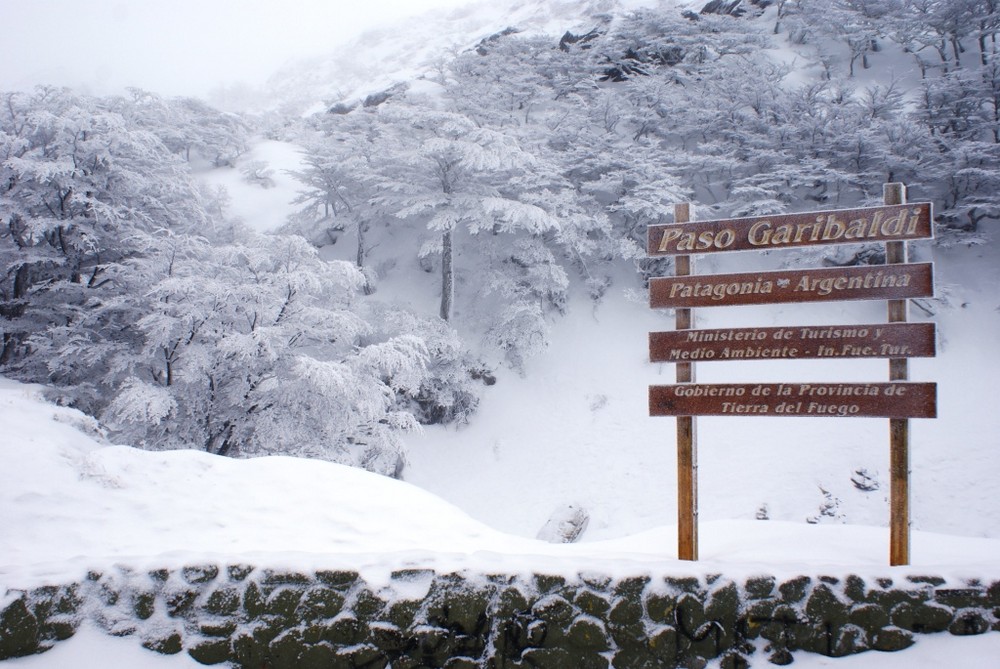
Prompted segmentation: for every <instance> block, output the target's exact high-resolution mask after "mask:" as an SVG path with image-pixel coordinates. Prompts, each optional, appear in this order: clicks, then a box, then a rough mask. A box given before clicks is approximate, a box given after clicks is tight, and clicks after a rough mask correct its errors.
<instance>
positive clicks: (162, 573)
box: [94, 569, 170, 583]
mask: <svg viewBox="0 0 1000 669" xmlns="http://www.w3.org/2000/svg"><path fill="white" fill-rule="evenodd" d="M146 574H147V576H149V578H150V580H152V581H155V582H158V583H166V582H167V579H169V578H170V570H168V569H152V570H150V571H148V572H147V573H146ZM94 580H96V579H94Z"/></svg>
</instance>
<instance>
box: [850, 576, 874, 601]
mask: <svg viewBox="0 0 1000 669" xmlns="http://www.w3.org/2000/svg"><path fill="white" fill-rule="evenodd" d="M867 595H868V584H867V583H865V579H863V578H861V577H860V576H857V575H855V574H851V575H850V576H848V577H847V579H846V580H845V581H844V596H845V597H847V599H848V600H850V601H852V602H856V603H861V602H864V601H866V597H867Z"/></svg>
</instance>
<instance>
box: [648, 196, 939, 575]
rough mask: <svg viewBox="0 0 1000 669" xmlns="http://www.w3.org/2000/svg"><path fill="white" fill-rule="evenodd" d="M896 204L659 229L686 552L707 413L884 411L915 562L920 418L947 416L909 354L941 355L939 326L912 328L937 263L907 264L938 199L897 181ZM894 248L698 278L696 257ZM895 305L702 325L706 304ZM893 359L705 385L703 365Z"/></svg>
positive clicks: (683, 219)
mask: <svg viewBox="0 0 1000 669" xmlns="http://www.w3.org/2000/svg"><path fill="white" fill-rule="evenodd" d="M884 201H885V206H882V207H870V208H864V209H847V210H839V211H821V212H814V213H807V214H783V215H778V216H761V217H753V218H744V219H728V220H719V221H699V222H693V221H691V220H690V208H689V205H687V204H683V205H677V206H676V207H675V210H674V223H672V224H665V225H653V226H650V227H649V230H648V238H647V252H648V254H649V255H650V256H663V255H673V256H675V257H676V262H675V273H674V274H675V275H674V276H672V277H657V278H653V279H650V282H649V295H650V306H651V307H653V308H666V307H669V308H673V309H674V310H675V314H676V323H675V330H674V331H673V332H653V333H650V335H649V351H650V360H651V361H653V362H672V363H675V364H676V365H677V383H676V384H675V385H664V386H651V387H650V389H649V413H650V415H651V416H675V417H676V418H677V555H678V558H680V559H682V560H697V559H698V498H697V497H698V496H697V462H698V458H697V440H696V430H695V417H696V416H699V415H701V416H832V417H850V416H859V417H860V416H867V417H885V418H888V419H889V433H890V476H891V482H890V488H891V491H890V506H891V508H890V514H889V515H890V549H889V562H890V564H892V565H902V564H908V563H909V483H908V481H909V445H908V439H909V419H910V418H934V417H936V416H937V385H936V384H934V383H910V382H908V379H909V376H908V370H907V360H908V359H909V358H910V357H928V356H933V355H934V354H935V328H934V325H933V324H921V323H907V322H906V321H907V300H908V299H909V298H913V297H931V296H933V294H934V277H933V266H932V265H931V264H930V263H918V264H909V263H907V257H906V255H907V254H906V242H907V241H909V240H915V239H928V238H931V237H933V229H932V225H931V221H932V215H931V206H930V204H929V203H919V204H912V205H911V204H907V203H906V197H905V194H904V188H903V185H902V184H886V185H885V195H884ZM870 242H880V243H885V247H886V264H884V265H865V266H856V267H832V268H820V269H797V270H782V271H772V272H750V273H740V274H716V275H712V276H695V275H694V274H693V272H692V264H691V257H690V254H692V253H719V252H728V251H746V250H753V249H757V250H771V249H784V248H797V247H800V246H812V245H820V244H848V243H854V244H857V243H870ZM834 300H837V301H842V300H888V323H882V324H877V323H876V324H866V325H833V326H830V325H823V326H813V325H799V326H786V327H751V328H717V329H711V330H698V329H696V328H695V327H694V316H693V309H694V308H695V307H716V306H735V305H750V304H783V303H798V302H825V301H834ZM807 358H809V359H823V358H830V359H835V360H840V359H849V358H887V359H888V360H889V382H888V383H871V382H857V383H824V382H814V383H749V384H724V383H723V384H698V383H695V374H694V363H695V362H732V361H740V362H743V361H748V360H796V359H807Z"/></svg>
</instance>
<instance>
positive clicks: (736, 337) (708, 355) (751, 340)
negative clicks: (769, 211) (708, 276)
mask: <svg viewBox="0 0 1000 669" xmlns="http://www.w3.org/2000/svg"><path fill="white" fill-rule="evenodd" d="M935 339H936V338H935V326H934V324H933V323H883V324H876V325H796V326H786V327H761V328H718V329H713V330H676V331H673V332H650V333H649V361H650V362H710V361H723V362H732V361H734V360H738V361H744V360H800V359H810V358H931V357H934V355H935V351H936V346H935Z"/></svg>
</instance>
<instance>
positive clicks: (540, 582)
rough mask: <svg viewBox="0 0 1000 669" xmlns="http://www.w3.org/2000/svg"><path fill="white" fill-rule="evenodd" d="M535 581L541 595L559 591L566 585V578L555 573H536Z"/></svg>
mask: <svg viewBox="0 0 1000 669" xmlns="http://www.w3.org/2000/svg"><path fill="white" fill-rule="evenodd" d="M534 583H535V589H536V590H537V591H538V593H539V594H541V595H547V594H549V593H551V592H559V591H560V590H562V589H563V588H565V587H566V579H565V578H564V577H562V576H556V575H553V574H535V578H534Z"/></svg>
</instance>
